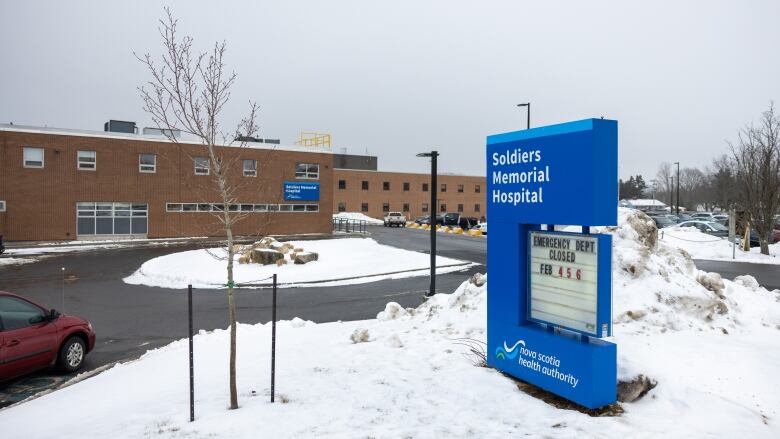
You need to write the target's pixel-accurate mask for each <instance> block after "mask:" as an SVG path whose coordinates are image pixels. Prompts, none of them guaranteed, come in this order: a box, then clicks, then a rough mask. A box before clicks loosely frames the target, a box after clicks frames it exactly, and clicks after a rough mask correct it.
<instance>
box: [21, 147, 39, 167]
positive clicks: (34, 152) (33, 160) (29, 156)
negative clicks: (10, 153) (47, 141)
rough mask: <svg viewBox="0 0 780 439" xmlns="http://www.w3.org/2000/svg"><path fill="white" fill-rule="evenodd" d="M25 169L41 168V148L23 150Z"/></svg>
mask: <svg viewBox="0 0 780 439" xmlns="http://www.w3.org/2000/svg"><path fill="white" fill-rule="evenodd" d="M22 151H23V155H24V162H23V164H24V167H25V168H43V148H31V147H29V146H25V147H24V148H23V150H22Z"/></svg>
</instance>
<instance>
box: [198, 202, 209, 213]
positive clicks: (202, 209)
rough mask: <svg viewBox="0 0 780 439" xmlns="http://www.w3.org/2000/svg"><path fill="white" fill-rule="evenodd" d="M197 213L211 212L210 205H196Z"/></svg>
mask: <svg viewBox="0 0 780 439" xmlns="http://www.w3.org/2000/svg"><path fill="white" fill-rule="evenodd" d="M198 212H211V204H208V203H201V204H198Z"/></svg>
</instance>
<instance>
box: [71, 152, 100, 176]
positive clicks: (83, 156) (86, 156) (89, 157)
mask: <svg viewBox="0 0 780 439" xmlns="http://www.w3.org/2000/svg"><path fill="white" fill-rule="evenodd" d="M76 167H77V168H78V169H80V170H82V171H84V170H86V171H94V170H95V169H96V167H97V153H96V152H95V151H76Z"/></svg>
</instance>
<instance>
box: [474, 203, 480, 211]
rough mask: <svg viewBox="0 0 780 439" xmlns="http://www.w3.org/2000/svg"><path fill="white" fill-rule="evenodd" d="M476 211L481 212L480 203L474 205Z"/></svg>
mask: <svg viewBox="0 0 780 439" xmlns="http://www.w3.org/2000/svg"><path fill="white" fill-rule="evenodd" d="M474 212H479V203H477V204H475V205H474Z"/></svg>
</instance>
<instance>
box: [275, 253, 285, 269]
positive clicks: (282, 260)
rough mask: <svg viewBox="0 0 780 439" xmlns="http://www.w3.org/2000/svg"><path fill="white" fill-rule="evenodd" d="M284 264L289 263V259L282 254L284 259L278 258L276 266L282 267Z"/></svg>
mask: <svg viewBox="0 0 780 439" xmlns="http://www.w3.org/2000/svg"><path fill="white" fill-rule="evenodd" d="M282 265H287V261H286V260H285V259H284V256H282V259H277V260H276V266H277V267H281V266H282Z"/></svg>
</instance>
